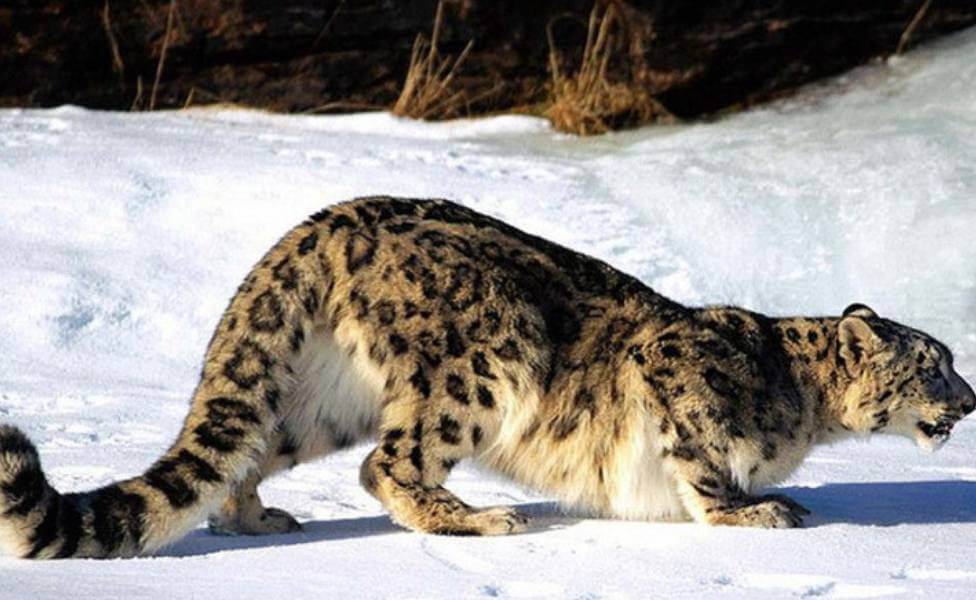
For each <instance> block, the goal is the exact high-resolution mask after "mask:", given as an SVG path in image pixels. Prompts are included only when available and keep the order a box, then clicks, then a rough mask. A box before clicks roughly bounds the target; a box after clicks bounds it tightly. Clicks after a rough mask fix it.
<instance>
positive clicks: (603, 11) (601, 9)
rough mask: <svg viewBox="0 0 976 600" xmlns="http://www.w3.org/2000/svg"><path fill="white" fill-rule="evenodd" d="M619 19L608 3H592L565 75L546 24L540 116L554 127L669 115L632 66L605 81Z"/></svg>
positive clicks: (587, 131) (592, 129) (597, 126)
mask: <svg viewBox="0 0 976 600" xmlns="http://www.w3.org/2000/svg"><path fill="white" fill-rule="evenodd" d="M601 4H602V6H601ZM619 20H620V15H619V12H618V10H617V8H616V7H615V4H614V3H612V2H609V3H601V2H599V1H598V2H597V3H596V5H595V6H594V7H593V10H592V12H591V13H590V19H589V25H588V27H587V33H586V45H585V46H584V48H583V56H582V60H581V62H580V66H579V70H578V71H577V72H576V73H573V74H571V75H564V74H563V73H562V70H561V69H560V66H559V65H560V58H561V57H560V54H559V52H558V50H557V49H556V47H555V44H554V43H553V39H552V30H551V28H550V30H549V32H548V33H549V66H550V70H551V71H552V81H551V88H550V106H549V108H548V109H547V110H546V116H547V117H548V118H549V120H550V121H551V122H552V124H553V127H555V128H556V129H557V130H559V131H563V132H566V133H575V134H577V135H593V134H599V133H605V132H607V131H610V130H613V129H621V128H624V127H631V126H635V125H640V124H643V123H650V122H652V121H659V120H666V121H670V120H672V119H673V117H672V116H671V114H670V113H669V112H668V111H667V109H665V108H664V107H663V106H662V105H661V103H660V102H658V101H657V100H656V99H655V98H654V96H653V95H652V94H651V93H650V92H649V91H648V89H647V86H646V85H641V84H640V83H638V82H637V76H636V75H635V73H634V71H635V69H631V70H630V71H631V72H630V75H629V76H628V77H626V78H625V80H623V81H611V77H610V75H609V73H608V72H609V70H610V67H611V59H612V58H613V55H614V52H615V50H616V48H617V47H618V37H619V35H620V24H619V23H618V21H619Z"/></svg>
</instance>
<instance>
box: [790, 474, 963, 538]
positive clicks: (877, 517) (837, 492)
mask: <svg viewBox="0 0 976 600" xmlns="http://www.w3.org/2000/svg"><path fill="white" fill-rule="evenodd" d="M775 491H776V492H782V493H784V494H786V495H788V496H790V497H791V498H793V499H794V500H796V501H797V502H799V503H800V504H803V505H804V506H806V507H807V508H809V509H810V510H811V512H812V513H813V514H811V515H810V516H808V517H806V519H805V521H806V526H807V527H816V526H818V525H827V524H832V523H850V524H854V525H875V526H882V527H890V526H893V525H907V524H942V523H946V524H948V523H976V481H958V480H954V481H884V482H870V483H831V484H826V485H823V486H820V487H785V488H780V489H777V490H775Z"/></svg>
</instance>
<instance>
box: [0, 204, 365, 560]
mask: <svg viewBox="0 0 976 600" xmlns="http://www.w3.org/2000/svg"><path fill="white" fill-rule="evenodd" d="M328 214H329V213H328V211H323V212H322V213H318V214H317V215H314V216H313V217H312V218H311V219H309V220H308V221H306V222H304V223H303V224H301V225H299V226H298V227H296V228H294V229H293V230H291V231H290V232H289V233H288V234H286V235H285V237H284V238H282V239H281V241H279V242H278V243H277V244H276V245H275V246H274V247H272V249H271V250H270V251H269V252H268V254H267V255H265V257H264V258H263V259H262V260H261V262H260V263H258V265H256V266H255V267H254V269H253V270H252V271H251V273H250V274H249V275H248V276H247V278H246V279H245V280H244V283H243V284H242V285H241V286H240V288H239V289H238V291H237V293H236V294H235V296H234V298H233V299H232V300H231V302H230V305H229V306H228V308H227V310H226V311H225V312H224V315H223V317H222V319H221V321H220V324H219V325H218V327H217V330H216V331H215V333H214V335H213V338H212V339H211V340H210V344H209V346H208V348H207V353H206V357H205V360H204V365H203V372H202V374H201V379H200V383H199V384H198V386H197V388H196V390H195V392H194V395H193V400H192V402H191V406H190V412H189V414H188V415H187V417H186V420H185V422H184V424H183V428H182V430H181V431H180V433H179V435H178V436H177V439H176V441H175V442H174V443H173V445H172V446H171V447H170V448H169V449H168V450H167V451H166V452H165V453H164V455H163V456H162V457H161V458H159V459H158V460H157V461H156V462H155V463H154V464H153V465H152V466H151V467H150V468H149V469H148V470H146V471H145V473H143V474H142V475H140V476H137V477H133V478H131V479H126V480H123V481H118V482H115V483H112V484H109V485H107V486H105V487H102V488H100V489H96V490H93V491H89V492H83V493H74V494H61V493H59V492H58V491H56V490H55V489H54V488H53V487H52V486H51V485H49V483H48V481H47V479H46V478H45V476H44V473H43V471H42V470H41V463H40V459H39V457H38V453H37V450H36V448H35V447H34V445H33V444H32V443H31V442H30V441H29V440H28V439H27V437H26V436H25V435H24V434H23V433H22V432H21V431H20V430H19V429H17V428H15V427H12V426H7V425H3V426H0V550H2V551H4V552H5V553H7V554H12V555H15V556H20V557H26V558H39V559H46V558H68V557H91V558H109V557H127V556H136V555H140V554H148V553H151V552H153V551H155V550H158V549H159V548H161V547H163V546H165V545H168V544H170V543H172V542H174V541H176V540H178V539H179V538H181V537H183V536H184V535H185V534H186V533H187V532H189V531H190V530H191V529H192V528H193V527H195V526H196V525H197V524H199V523H200V522H201V521H203V520H204V519H206V518H207V517H208V516H209V515H210V514H213V513H214V512H216V511H217V510H218V509H219V507H220V506H221V504H222V503H223V502H224V500H225V499H226V498H227V497H228V494H229V493H230V492H231V491H232V490H233V489H234V487H235V486H236V485H237V484H239V483H240V482H241V481H243V480H244V478H245V477H246V476H247V475H248V474H249V472H251V471H253V470H254V469H255V468H256V467H257V466H258V464H259V461H260V460H261V459H262V457H264V456H265V453H266V446H267V445H268V444H269V440H270V438H271V437H272V434H273V432H274V431H275V428H276V427H277V426H278V424H279V416H278V414H279V411H280V409H281V406H280V404H281V403H282V402H283V398H286V397H287V392H288V386H289V385H291V384H292V373H291V369H290V367H289V362H290V359H291V358H292V356H293V355H294V354H295V353H296V352H298V351H299V349H300V348H301V347H302V345H303V343H304V340H305V338H306V333H307V332H308V333H310V332H311V328H312V327H314V326H316V325H317V324H321V323H323V322H325V319H326V317H327V315H326V312H327V310H326V303H327V302H328V300H329V297H330V294H331V293H332V287H333V271H332V268H331V263H332V262H333V261H332V260H331V259H330V257H329V254H330V252H336V251H339V250H338V249H339V248H342V247H344V246H343V244H344V242H345V240H344V239H343V238H344V237H345V236H347V235H348V232H344V231H339V232H337V231H336V229H337V227H336V219H331V220H330V223H323V222H322V221H323V220H324V216H327V215H328ZM346 218H347V219H348V217H346ZM340 224H341V222H340ZM320 237H321V239H320Z"/></svg>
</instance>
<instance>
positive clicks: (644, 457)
mask: <svg viewBox="0 0 976 600" xmlns="http://www.w3.org/2000/svg"><path fill="white" fill-rule="evenodd" d="M357 333H358V332H354V331H352V330H350V329H346V328H342V327H340V328H339V329H338V330H337V331H335V332H331V331H329V330H328V329H327V328H324V327H321V328H317V329H316V330H314V331H313V332H312V333H311V335H308V336H307V337H306V342H305V345H304V348H303V349H302V351H301V353H300V354H299V356H298V357H297V358H296V359H295V360H294V361H293V362H292V369H293V370H294V372H295V375H294V377H295V384H294V387H293V388H292V390H291V394H290V398H289V401H288V402H287V403H286V405H285V406H286V412H285V413H284V415H283V417H284V418H283V422H284V424H285V426H286V427H287V428H288V431H289V433H290V434H291V435H292V437H293V438H294V440H295V441H296V442H298V444H299V447H300V451H299V454H300V456H299V460H310V459H312V458H314V457H316V456H320V455H322V454H325V453H327V452H329V451H330V450H332V449H334V448H335V446H336V439H335V435H334V432H335V431H342V432H347V433H351V434H354V437H356V438H357V439H362V438H364V437H368V436H371V435H375V431H376V427H377V425H378V422H379V414H380V407H381V398H382V393H383V386H384V382H385V381H386V375H385V373H383V372H382V371H381V370H380V369H378V368H377V367H376V365H375V364H374V363H373V362H372V361H371V360H370V359H369V357H368V356H367V355H366V348H364V347H362V344H360V345H358V346H354V344H355V341H354V340H356V339H362V338H359V337H358V335H357ZM352 348H355V350H354V351H353V352H352V353H350V349H352ZM527 387H528V386H527ZM501 396H502V397H501V398H499V400H501V401H500V402H499V404H500V406H501V407H502V409H503V417H502V418H503V422H502V423H501V424H500V427H499V428H498V430H497V437H496V439H495V440H494V442H493V443H492V444H491V445H490V446H488V447H487V448H486V449H485V450H486V451H485V452H483V453H482V454H481V456H479V457H478V458H479V459H480V461H479V462H482V463H486V464H487V465H488V466H493V467H496V468H500V469H499V470H502V471H505V472H507V473H508V474H509V475H511V476H513V477H514V478H515V479H516V480H517V481H519V482H521V483H523V484H526V485H528V486H530V487H533V488H536V489H540V490H541V491H543V492H547V493H550V494H552V495H554V496H556V498H557V499H559V500H561V501H562V502H564V503H566V504H567V505H570V506H573V507H577V508H580V509H583V510H587V511H594V512H597V513H600V514H603V515H605V516H612V517H616V518H621V519H634V520H656V519H667V520H673V519H685V518H687V513H686V512H685V510H684V508H683V506H682V504H681V501H680V499H679V497H678V494H677V491H676V490H675V486H674V481H673V479H672V477H671V475H670V473H668V472H667V471H666V469H665V466H664V463H663V460H662V459H661V447H660V445H659V443H658V441H657V440H658V436H657V435H655V434H656V431H655V430H656V427H654V425H653V424H652V423H647V417H646V415H643V414H642V415H640V417H639V418H638V419H637V421H639V422H635V423H634V427H633V428H632V429H631V430H630V432H628V433H627V434H626V435H625V436H624V439H623V440H621V442H620V443H619V444H618V445H617V446H616V450H615V453H614V456H613V457H612V459H611V460H610V461H609V464H608V467H609V469H608V472H607V473H606V481H605V482H604V483H603V484H602V485H601V484H600V482H599V481H598V478H597V476H596V473H595V472H593V471H592V469H590V468H589V467H588V465H589V462H590V461H589V460H586V459H587V458H588V456H587V452H588V445H587V444H586V443H579V442H581V441H582V440H579V441H578V442H577V444H576V446H577V447H575V448H564V449H563V450H565V451H564V452H559V453H551V452H539V451H538V450H539V449H537V448H531V447H523V445H524V442H523V441H521V440H520V433H521V432H522V431H524V429H525V427H526V426H527V425H528V423H529V421H530V420H531V419H532V416H533V414H534V413H535V411H536V410H538V398H537V397H535V396H534V395H533V394H524V393H523V394H518V395H516V394H512V393H511V392H509V393H503V394H502V395H501ZM589 434H590V435H594V436H600V435H602V433H601V432H598V431H591V432H589ZM564 443H567V444H573V441H571V440H566V442H564ZM502 457H506V458H507V459H508V460H505V459H504V458H502ZM500 459H501V460H500ZM493 463H494V464H493ZM499 463H508V464H507V465H506V466H507V468H504V467H502V465H501V464H499ZM515 465H518V466H515ZM513 467H514V468H513ZM567 470H570V473H571V474H570V475H569V477H567V478H566V479H565V480H563V482H562V484H561V485H560V486H559V488H561V489H553V487H552V486H551V485H547V483H548V482H547V481H546V480H550V481H551V479H550V477H551V476H552V475H554V474H555V473H557V472H559V471H563V472H565V471H567Z"/></svg>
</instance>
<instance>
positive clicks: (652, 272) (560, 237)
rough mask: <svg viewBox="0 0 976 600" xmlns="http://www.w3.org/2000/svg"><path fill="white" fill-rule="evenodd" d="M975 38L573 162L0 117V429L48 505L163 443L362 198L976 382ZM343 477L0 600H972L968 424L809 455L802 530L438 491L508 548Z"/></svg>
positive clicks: (116, 117)
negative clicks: (936, 438) (570, 256)
mask: <svg viewBox="0 0 976 600" xmlns="http://www.w3.org/2000/svg"><path fill="white" fill-rule="evenodd" d="M973 56H976V31H969V32H964V33H962V34H961V35H958V36H956V37H954V38H951V39H949V40H946V41H944V42H942V43H940V44H937V45H935V46H930V47H928V48H925V49H922V50H920V51H918V52H915V53H912V54H911V55H909V56H907V57H905V58H903V59H901V60H899V61H898V62H896V63H894V64H889V65H883V66H881V65H879V66H874V67H869V68H865V69H862V70H860V71H857V72H855V73H853V74H851V75H849V76H847V77H844V78H842V79H841V80H838V81H834V82H832V83H830V84H829V85H824V86H817V87H814V88H811V89H809V90H807V91H806V92H805V93H803V94H802V95H801V97H800V98H798V99H794V100H791V101H789V102H786V103H781V104H777V105H775V106H772V107H768V108H764V109H761V110H756V111H752V112H749V113H745V114H740V115H736V116H733V117H730V118H727V119H724V120H721V121H718V122H715V123H709V124H701V125H694V126H679V127H670V128H661V127H658V128H650V129H644V130H641V131H636V132H630V133H624V134H617V135H612V136H606V137H602V138H595V139H586V140H580V139H575V138H571V137H565V136H561V135H557V134H555V133H553V132H552V131H551V130H550V129H549V128H548V126H547V125H546V124H545V123H544V122H542V121H540V120H536V119H530V118H517V117H500V118H494V119H487V120H479V121H466V122H456V123H440V124H428V123H415V122H404V121H399V120H396V119H394V118H392V117H390V116H388V115H385V114H371V115H353V116H345V117H297V116H270V115H264V114H260V113H253V112H246V111H235V110H227V111H219V110H212V109H211V110H191V111H185V112H177V113H155V114H117V113H98V112H89V111H84V110H81V109H78V108H70V107H67V108H61V109H57V110H47V111H35V110H5V111H0V307H2V310H0V420H2V421H9V422H14V423H17V424H18V425H20V426H22V427H23V428H25V429H26V430H27V431H28V432H29V434H30V435H31V436H32V438H33V439H34V440H35V441H36V442H37V443H38V445H39V447H40V450H41V454H42V457H43V460H44V464H45V467H46V469H47V472H48V474H49V476H50V478H51V479H52V481H53V483H54V484H55V485H56V486H57V487H58V488H59V489H61V490H63V491H68V490H80V489H86V488H90V487H94V486H97V485H101V484H104V483H106V482H108V481H111V480H113V479H115V478H118V477H122V476H128V475H132V474H135V473H138V472H140V471H141V470H142V469H143V468H145V467H146V466H147V465H148V464H149V463H150V462H151V461H152V460H153V459H154V458H155V457H156V456H158V455H159V454H160V453H161V452H162V451H163V450H164V449H165V447H166V445H167V444H168V443H169V441H170V440H171V439H172V438H173V436H174V435H175V433H176V431H177V430H178V428H179V426H180V421H181V418H182V416H183V414H184V412H185V410H186V398H188V396H189V394H190V391H191V389H192V388H193V386H194V384H195V383H196V374H197V371H198V369H199V361H200V358H201V355H202V353H203V350H204V346H205V345H206V342H207V340H208V339H209V336H210V334H211V331H212V328H213V326H214V324H215V322H216V320H217V317H218V315H219V313H220V311H221V310H222V308H223V306H224V304H225V303H226V301H227V299H228V298H229V296H230V295H231V293H232V292H233V291H234V289H235V288H236V286H237V284H238V282H239V281H240V279H241V278H242V276H243V275H244V273H245V272H246V271H247V270H248V268H249V267H250V265H251V264H253V263H254V262H255V261H256V260H257V259H258V257H259V256H260V255H261V254H262V253H263V251H264V250H265V249H266V247H267V246H269V245H270V244H271V243H273V242H274V241H275V240H276V239H277V238H278V237H279V236H280V235H281V234H282V233H283V232H284V231H285V230H286V229H287V228H288V227H290V226H291V225H293V224H295V223H297V222H299V221H300V220H301V219H302V218H303V217H304V216H306V215H307V214H309V213H311V212H313V211H315V210H317V209H318V208H321V207H322V206H325V205H327V204H330V203H333V202H336V201H340V200H343V199H346V198H349V197H352V196H357V195H366V194H379V193H384V194H396V195H406V196H441V197H449V198H455V199H458V200H460V201H462V202H463V203H465V204H467V205H469V206H472V207H474V208H476V209H478V210H482V211H485V212H487V213H490V214H492V215H495V216H498V217H500V218H502V219H505V220H507V221H509V222H511V223H513V224H515V225H517V226H519V227H521V228H523V229H526V230H529V231H531V232H534V233H538V234H540V235H544V236H546V237H548V238H551V239H554V240H556V241H559V242H561V243H564V244H566V245H569V246H571V247H573V248H576V249H579V250H582V251H584V252H588V253H591V254H594V255H596V256H599V257H601V258H603V259H606V260H607V261H609V262H610V263H612V264H614V265H616V266H617V267H619V268H622V269H624V270H626V271H629V272H632V273H634V274H635V275H637V276H639V277H640V278H642V279H643V280H644V281H646V282H647V283H648V284H650V285H651V286H653V287H654V288H656V289H657V290H659V291H661V292H663V293H666V294H668V295H670V296H672V297H674V298H676V299H678V300H681V301H683V302H688V303H692V304H706V303H734V304H742V305H745V306H747V307H749V308H753V309H758V310H761V311H765V312H768V313H771V314H777V315H782V314H800V313H809V314H836V313H838V312H839V311H841V310H842V309H843V308H844V306H845V305H846V304H848V303H849V302H852V301H860V302H865V303H868V304H870V305H872V306H873V307H874V308H876V309H877V310H878V311H879V312H880V313H881V314H883V315H885V316H889V317H892V318H895V319H897V320H900V321H902V322H905V323H908V324H911V325H913V326H916V327H919V328H921V329H924V330H927V331H930V332H931V333H933V334H935V335H937V336H938V337H940V338H942V339H943V340H944V341H946V342H947V343H948V344H949V345H950V347H951V348H952V349H953V351H954V352H955V354H956V357H957V366H958V367H959V369H960V370H961V372H962V373H963V374H964V375H965V376H967V377H969V378H970V380H973V379H976V243H974V242H973V240H972V239H971V236H972V234H973V231H974V230H976V60H973ZM366 450H367V449H366V448H365V447H361V448H357V449H354V450H351V451H348V452H344V453H342V454H339V455H336V456H333V457H330V458H328V459H326V460H324V461H321V462H319V463H316V464H312V465H305V466H301V467H299V468H297V469H295V470H294V471H292V472H290V473H288V474H286V475H283V476H281V477H279V478H277V479H275V480H273V481H271V482H270V483H268V484H266V485H265V487H264V495H265V496H266V499H267V500H269V501H270V503H271V504H275V505H278V506H281V507H283V508H285V509H287V510H289V511H291V512H293V513H295V514H296V515H298V516H299V517H300V519H301V520H303V521H304V522H305V532H304V533H301V534H295V535H290V536H278V537H267V538H220V537H212V536H210V535H208V534H207V533H205V532H204V531H202V530H200V531H197V532H194V533H193V534H191V535H190V537H189V538H188V539H186V540H184V541H182V542H180V543H178V544H176V545H175V546H174V547H172V548H171V549H169V550H167V551H166V552H164V553H163V554H162V555H161V556H160V557H156V558H149V559H139V560H129V561H109V562H93V561H68V562H59V563H56V564H55V563H30V562H23V561H17V560H12V559H7V558H0V597H3V598H41V597H79V598H80V597H98V598H114V597H117V598H132V597H143V598H173V597H196V598H206V599H208V600H215V599H220V598H240V597H258V596H262V595H263V596H265V597H268V598H279V597H290V598H303V597H313V596H314V597H318V598H337V597H412V598H419V597H439V598H458V597H461V598H477V597H513V598H547V597H565V598H587V599H596V598H645V597H679V596H684V597H692V598H699V597H713V596H714V597H730V598H731V597H748V598H758V597H771V598H778V597H784V596H823V597H838V598H840V597H844V598H867V597H883V596H894V595H902V596H904V597H918V596H922V595H927V596H938V597H942V598H952V597H955V598H970V597H973V594H974V593H976V421H966V422H963V423H962V424H961V425H960V426H959V427H958V428H957V433H956V435H955V436H954V438H953V440H951V441H950V443H949V444H948V445H947V447H946V448H945V449H944V450H943V451H941V452H940V453H938V454H935V455H922V454H919V453H918V452H917V451H916V450H915V449H914V448H913V447H912V446H911V445H910V444H908V443H907V442H902V441H900V440H889V439H877V440H873V441H871V442H870V443H869V444H863V443H849V444H842V445H838V446H835V447H831V448H824V449H821V450H819V451H817V452H816V454H815V455H814V456H813V457H812V458H811V459H810V460H809V461H808V463H807V464H806V465H805V466H804V468H803V469H801V471H800V472H799V473H797V475H796V476H795V477H794V478H793V479H792V480H791V481H790V482H788V483H787V484H786V487H787V488H789V489H787V493H790V494H792V495H793V497H794V498H796V499H797V500H799V501H801V502H802V503H804V504H806V505H807V506H808V507H810V508H811V509H812V510H813V512H814V514H813V516H812V517H810V518H809V522H808V524H809V527H808V528H807V529H803V530H796V531H760V530H742V529H727V528H706V527H702V526H698V525H693V524H659V523H627V522H613V521H599V520H590V519H582V518H577V517H574V516H572V515H568V516H567V515H561V514H560V513H558V512H557V511H556V510H554V508H553V507H552V506H551V505H550V504H548V503H547V501H546V499H545V498H541V497H538V496H536V495H533V494H532V493H530V492H527V491H523V490H521V489H519V488H518V487H516V486H513V485H512V484H509V483H506V482H504V481H500V480H498V479H496V478H494V477H493V476H491V475H489V474H485V473H479V472H477V471H476V470H475V469H474V468H472V467H470V466H466V465H465V466H462V467H460V468H459V469H457V470H456V472H455V474H454V475H453V476H452V479H451V481H450V483H449V485H450V487H451V488H452V489H454V490H455V491H457V492H458V493H459V494H460V495H461V496H463V497H464V498H465V499H467V500H469V501H471V502H473V503H480V504H496V503H516V504H522V505H524V506H525V507H526V509H527V510H528V511H529V512H531V513H533V514H535V515H536V516H537V518H536V521H535V526H534V528H533V529H532V530H531V532H530V533H528V534H525V535H521V536H517V537H509V538H493V539H466V538H441V537H429V536H421V535H416V534H409V533H404V532H402V531H400V530H399V529H397V528H396V527H394V526H392V525H391V524H390V522H389V520H388V519H387V518H386V517H385V516H383V513H382V511H381V509H380V507H379V505H378V504H377V503H376V502H375V501H374V500H372V499H371V498H370V497H369V496H367V495H366V493H365V492H363V491H362V490H361V489H360V488H359V486H358V483H357V470H358V464H359V462H360V460H361V458H362V456H363V455H364V453H365V452H366Z"/></svg>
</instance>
